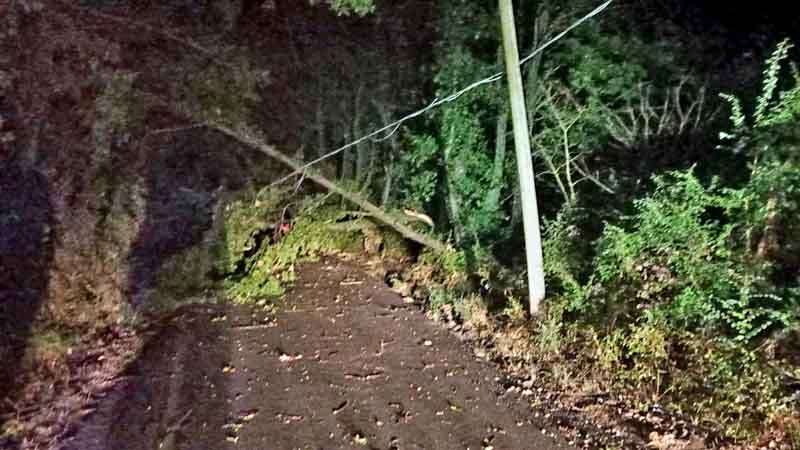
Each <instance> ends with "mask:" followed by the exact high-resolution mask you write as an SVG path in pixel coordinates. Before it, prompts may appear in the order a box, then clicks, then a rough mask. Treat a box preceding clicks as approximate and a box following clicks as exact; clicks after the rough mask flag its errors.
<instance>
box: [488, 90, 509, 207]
mask: <svg viewBox="0 0 800 450" xmlns="http://www.w3.org/2000/svg"><path fill="white" fill-rule="evenodd" d="M496 123H497V126H496V128H495V145H494V165H493V166H492V189H491V190H490V191H489V193H488V194H487V195H486V207H487V209H488V210H489V211H497V210H499V209H500V194H501V193H502V191H503V185H504V183H503V171H504V170H503V169H505V162H506V131H507V130H508V109H507V108H506V105H505V104H503V106H501V107H500V114H498V115H497V122H496Z"/></svg>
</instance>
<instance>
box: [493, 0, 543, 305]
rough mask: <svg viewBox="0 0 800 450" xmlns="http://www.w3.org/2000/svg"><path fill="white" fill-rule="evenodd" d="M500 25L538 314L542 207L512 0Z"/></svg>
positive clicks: (505, 3)
mask: <svg viewBox="0 0 800 450" xmlns="http://www.w3.org/2000/svg"><path fill="white" fill-rule="evenodd" d="M499 2H500V24H501V25H502V30H503V52H504V53H505V60H506V73H507V74H508V93H509V97H510V99H511V119H512V122H513V125H514V146H515V147H516V151H517V169H518V171H519V185H520V194H521V197H522V222H523V227H524V229H525V256H526V259H527V263H528V292H529V294H530V312H531V314H532V315H535V314H536V313H538V312H539V304H540V303H541V302H542V300H544V292H545V286H544V266H543V264H542V236H541V232H540V231H539V207H538V206H537V203H536V185H535V184H534V177H533V162H532V161H531V143H530V137H529V136H528V118H527V113H526V112H525V94H524V92H523V90H522V73H521V71H520V68H519V50H518V48H517V31H516V26H515V25H514V6H513V5H512V4H511V0H499Z"/></svg>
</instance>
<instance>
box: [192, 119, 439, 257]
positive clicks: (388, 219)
mask: <svg viewBox="0 0 800 450" xmlns="http://www.w3.org/2000/svg"><path fill="white" fill-rule="evenodd" d="M206 125H207V126H208V127H209V128H211V129H213V130H216V131H218V132H220V133H222V134H225V135H227V136H229V137H231V138H233V139H235V140H237V141H239V142H240V143H242V144H245V145H247V146H248V147H251V148H254V149H256V150H258V151H260V152H262V153H265V154H266V155H268V156H270V157H271V158H274V159H276V160H278V161H280V162H281V163H283V164H285V165H287V166H288V167H290V168H291V169H292V170H294V171H296V172H303V169H302V163H300V162H297V161H295V160H294V159H292V158H290V157H288V156H286V155H285V154H283V153H282V152H280V151H279V150H277V149H275V147H273V146H271V145H269V144H267V143H266V142H264V141H263V140H261V139H259V138H258V137H257V135H256V134H255V133H253V132H249V131H247V130H234V129H233V128H230V127H228V126H225V125H222V124H219V123H214V122H209V123H207V124H206ZM303 176H305V178H307V179H309V180H311V181H313V182H314V183H316V184H318V185H320V186H322V187H323V188H325V189H327V190H328V191H330V192H333V193H335V194H337V195H340V196H341V197H342V198H344V199H345V200H347V201H349V202H352V203H353V204H355V205H357V206H358V207H360V208H362V209H363V210H364V211H366V212H368V213H369V214H370V215H371V216H372V217H374V218H375V219H376V220H377V221H379V222H381V223H383V224H384V225H386V226H388V227H391V228H392V229H394V230H395V231H397V232H398V233H399V234H400V235H401V236H403V237H404V238H406V239H409V240H412V241H414V242H417V243H419V244H422V245H424V246H426V247H428V248H431V249H433V250H436V251H444V250H446V249H447V245H446V244H445V243H443V242H441V241H439V240H437V239H434V238H432V237H430V236H426V235H424V234H422V233H418V232H416V231H414V230H413V229H411V228H410V227H409V226H407V225H406V224H404V223H402V222H401V221H400V220H399V219H397V218H395V217H393V216H392V215H391V214H390V213H388V212H386V211H384V210H383V209H381V208H380V207H378V206H376V205H375V204H373V203H372V202H370V201H369V200H367V199H366V198H364V197H363V196H362V195H360V194H358V193H356V192H350V191H348V190H345V189H342V188H341V187H340V186H339V185H337V184H336V183H334V182H333V181H331V180H329V179H327V178H325V177H324V176H322V175H320V174H319V173H317V172H313V171H311V170H308V169H306V171H305V172H304V175H303Z"/></svg>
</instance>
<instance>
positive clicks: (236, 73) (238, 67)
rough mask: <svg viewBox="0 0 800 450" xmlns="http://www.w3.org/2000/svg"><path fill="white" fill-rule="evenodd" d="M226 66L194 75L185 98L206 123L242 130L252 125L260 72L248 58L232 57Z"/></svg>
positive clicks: (211, 67) (204, 70)
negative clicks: (237, 127) (222, 124)
mask: <svg viewBox="0 0 800 450" xmlns="http://www.w3.org/2000/svg"><path fill="white" fill-rule="evenodd" d="M225 60H226V64H225V66H222V65H220V64H209V65H208V66H206V67H205V68H204V69H202V70H200V71H199V72H196V73H193V74H191V81H190V82H189V83H187V85H186V91H185V92H183V93H182V94H183V97H184V98H185V99H187V100H188V101H189V102H191V103H192V104H193V106H194V108H195V109H196V110H197V112H198V113H199V114H200V115H201V116H202V117H203V118H205V119H208V120H213V121H216V122H222V123H224V124H226V125H231V126H239V125H241V124H246V123H248V122H249V120H248V119H249V117H250V105H251V104H252V103H254V101H257V100H258V96H257V95H256V90H257V84H258V82H259V80H258V72H257V71H255V70H253V69H252V68H251V66H250V62H249V60H248V58H247V57H246V56H244V55H228V56H226V57H225Z"/></svg>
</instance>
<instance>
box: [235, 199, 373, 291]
mask: <svg viewBox="0 0 800 450" xmlns="http://www.w3.org/2000/svg"><path fill="white" fill-rule="evenodd" d="M244 208H245V209H246V210H250V211H251V212H253V210H252V209H250V208H249V207H248V206H244ZM256 213H257V214H259V215H261V214H263V213H262V212H260V211H257V212H256ZM245 215H246V214H245ZM340 215H341V213H340V212H339V210H338V209H337V208H335V207H330V206H326V207H322V208H316V209H313V210H309V211H304V212H302V213H301V214H300V216H298V217H297V218H296V219H295V221H294V224H293V226H292V231H291V233H289V234H287V235H285V236H282V237H281V239H279V240H277V241H276V242H274V243H273V244H272V245H261V247H260V248H259V249H258V251H257V252H256V253H255V254H254V255H252V256H250V257H247V258H246V259H245V260H244V261H242V260H241V259H240V260H239V261H240V262H239V263H237V264H243V265H244V266H245V267H246V270H245V272H244V273H243V274H237V275H235V276H232V277H231V278H229V279H228V280H227V281H226V283H225V290H226V293H227V295H228V297H229V298H230V299H231V300H233V301H234V302H242V303H252V302H260V301H264V300H265V299H268V298H275V297H279V296H281V295H283V293H284V290H285V286H287V285H289V284H291V283H292V282H293V281H294V267H295V265H297V264H299V263H301V262H305V261H310V260H314V259H316V258H317V257H318V256H320V255H321V254H323V253H326V252H331V251H337V250H338V251H360V250H362V249H363V244H362V242H363V235H362V234H361V231H360V229H359V227H357V226H353V225H352V224H350V223H348V224H341V223H337V219H338V218H339V216H340ZM241 216H242V214H240V213H234V214H231V217H241ZM251 223H252V222H251ZM248 235H252V233H248ZM234 248H238V247H237V246H234ZM243 248H247V249H248V250H252V249H251V247H249V246H244V247H243Z"/></svg>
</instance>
